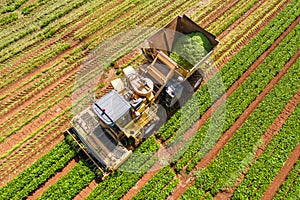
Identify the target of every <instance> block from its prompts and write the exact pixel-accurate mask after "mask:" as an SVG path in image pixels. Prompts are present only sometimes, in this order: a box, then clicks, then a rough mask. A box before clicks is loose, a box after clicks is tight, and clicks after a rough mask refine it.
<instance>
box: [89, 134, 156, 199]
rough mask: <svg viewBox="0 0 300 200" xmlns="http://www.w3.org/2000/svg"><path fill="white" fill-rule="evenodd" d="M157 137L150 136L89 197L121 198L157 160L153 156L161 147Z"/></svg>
mask: <svg viewBox="0 0 300 200" xmlns="http://www.w3.org/2000/svg"><path fill="white" fill-rule="evenodd" d="M159 146H160V145H159V144H158V143H157V142H156V140H155V137H150V138H148V139H147V140H146V141H145V142H143V143H142V144H141V145H140V146H139V147H138V148H137V149H136V150H135V151H134V153H133V155H132V156H131V157H130V158H129V159H128V160H127V161H126V163H124V164H123V165H122V166H121V168H120V169H118V170H117V171H116V172H115V173H114V174H112V175H110V176H109V177H107V179H105V180H104V181H102V182H100V183H99V184H98V185H97V187H96V188H95V189H94V190H93V191H92V192H91V194H90V195H89V196H88V198H87V199H93V200H94V199H105V200H107V199H119V198H120V197H122V196H123V195H124V194H125V193H126V192H127V191H128V190H129V189H130V188H131V187H132V186H134V184H136V182H137V181H138V180H139V179H140V178H141V177H142V175H143V174H144V173H145V172H146V171H147V170H148V169H149V168H150V167H151V166H152V165H153V164H154V162H155V161H156V160H157V157H156V156H154V157H153V156H152V155H153V152H156V151H157V150H158V149H159Z"/></svg>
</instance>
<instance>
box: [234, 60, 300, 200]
mask: <svg viewBox="0 0 300 200" xmlns="http://www.w3.org/2000/svg"><path fill="white" fill-rule="evenodd" d="M299 60H300V59H299ZM297 68H298V69H299V68H300V61H299V62H298V66H297ZM298 83H300V81H298ZM299 116H300V105H298V107H297V108H296V109H295V110H294V111H293V113H292V114H291V116H289V118H288V119H287V120H286V122H285V123H284V125H283V127H282V128H281V130H280V131H279V132H278V133H277V134H276V135H275V136H274V137H273V138H272V140H271V142H270V144H268V147H267V148H266V149H265V150H264V153H263V154H262V155H261V156H260V157H259V158H258V160H257V161H256V162H255V164H254V165H253V166H252V167H251V168H250V170H249V171H248V172H247V174H246V176H245V178H244V179H243V181H242V182H241V183H240V184H239V186H238V188H237V189H236V190H235V192H234V194H233V196H232V198H233V199H244V198H251V199H261V198H262V196H263V193H264V191H265V190H266V189H267V188H268V186H269V184H270V183H271V182H272V181H273V180H274V178H275V176H276V174H278V172H279V171H280V169H281V168H282V166H283V165H284V163H285V162H286V160H287V158H288V156H289V155H290V154H291V152H292V150H293V149H294V148H295V147H296V146H297V144H298V143H299V141H300V123H299ZM287 199H289V198H287Z"/></svg>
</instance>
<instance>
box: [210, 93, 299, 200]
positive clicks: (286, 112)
mask: <svg viewBox="0 0 300 200" xmlns="http://www.w3.org/2000/svg"><path fill="white" fill-rule="evenodd" d="M299 101H300V89H299V90H298V92H297V93H296V94H295V95H294V97H293V98H292V99H291V100H290V101H289V102H288V103H287V105H286V106H285V108H284V109H283V111H282V112H281V113H280V114H279V115H278V117H277V118H276V119H275V120H274V122H273V123H272V125H271V126H270V127H269V128H268V130H267V131H266V132H265V133H264V135H262V137H261V139H262V140H263V141H264V143H263V145H262V147H260V148H258V149H257V151H256V157H255V158H254V159H253V161H252V163H255V162H256V160H257V159H258V158H259V156H260V155H261V154H262V153H263V152H264V150H265V149H266V148H267V146H268V144H269V143H270V141H271V140H272V138H273V137H274V136H275V135H276V134H277V133H278V131H279V130H280V129H281V127H282V126H283V124H284V123H285V121H286V120H287V118H288V117H289V116H290V115H291V113H292V112H293V111H294V110H295V108H296V107H297V104H298V103H299ZM298 146H300V145H298ZM299 148H300V147H296V148H295V150H294V151H296V149H299ZM294 151H293V152H294ZM292 154H293V155H292ZM295 155H297V153H295V152H294V153H291V156H290V157H293V158H291V159H290V161H289V159H288V160H287V162H288V161H289V164H287V163H285V165H287V167H286V168H284V169H283V168H282V170H281V171H282V172H281V173H282V175H279V174H280V173H279V174H278V175H277V176H276V178H275V179H274V180H273V182H272V183H271V185H270V186H269V188H268V189H267V190H266V191H265V196H267V197H266V198H267V199H272V198H273V195H275V193H276V191H277V190H278V188H279V187H280V185H281V184H282V183H283V182H282V181H284V179H285V177H286V176H287V174H288V172H289V171H287V170H288V169H289V170H291V167H292V166H293V165H294V164H295V162H296V161H297V159H296V160H295ZM299 155H300V152H298V157H299ZM293 161H294V163H292V162H293ZM290 165H292V166H290ZM249 169H250V168H249V167H248V168H247V169H246V170H245V171H244V172H243V173H242V175H241V177H239V179H238V180H237V182H236V183H235V187H233V188H229V189H228V190H225V191H221V192H219V193H218V194H217V195H216V196H215V198H216V199H217V198H221V197H223V196H224V195H226V196H227V197H228V198H231V196H232V195H233V193H234V191H235V190H236V188H237V187H238V185H239V184H240V183H241V182H242V181H243V179H244V177H245V175H246V174H247V172H248V171H249ZM277 178H278V181H277ZM272 184H273V185H272Z"/></svg>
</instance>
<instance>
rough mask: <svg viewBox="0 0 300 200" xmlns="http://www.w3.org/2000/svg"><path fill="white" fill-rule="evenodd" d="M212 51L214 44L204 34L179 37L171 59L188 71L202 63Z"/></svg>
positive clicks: (198, 33)
mask: <svg viewBox="0 0 300 200" xmlns="http://www.w3.org/2000/svg"><path fill="white" fill-rule="evenodd" d="M211 49H212V44H211V43H210V41H209V40H208V38H207V37H206V36H205V35H204V34H203V33H200V32H195V33H191V34H188V35H182V36H181V37H179V39H178V40H177V41H176V43H175V46H174V48H173V49H172V52H171V54H170V58H171V59H173V60H174V61H175V62H176V63H177V64H179V65H180V66H181V67H183V68H184V69H186V70H188V69H191V68H192V67H193V66H194V65H196V64H197V63H198V62H200V61H201V60H202V58H204V56H205V55H206V54H207V53H208V52H209V51H210V50H211Z"/></svg>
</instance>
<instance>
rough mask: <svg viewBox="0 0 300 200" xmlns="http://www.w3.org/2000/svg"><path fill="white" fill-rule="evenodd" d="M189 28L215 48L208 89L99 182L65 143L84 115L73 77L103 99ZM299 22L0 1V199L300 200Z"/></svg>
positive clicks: (258, 11)
mask: <svg viewBox="0 0 300 200" xmlns="http://www.w3.org/2000/svg"><path fill="white" fill-rule="evenodd" d="M182 14H186V15H188V16H189V17H190V18H191V19H192V20H193V21H195V22H196V23H197V24H199V25H200V26H201V27H203V28H204V29H206V30H207V31H209V32H211V33H212V34H214V35H215V36H216V37H217V40H218V41H219V44H218V46H217V47H216V48H215V49H214V51H213V53H212V55H211V57H210V58H209V59H210V61H211V62H210V65H207V66H206V67H205V69H203V75H204V79H203V81H202V83H201V85H200V87H199V88H198V90H197V91H195V93H194V95H193V97H192V98H191V99H189V100H188V101H187V102H186V103H185V104H184V105H182V106H181V108H180V109H178V110H177V111H176V112H175V113H174V114H173V115H172V116H171V117H170V118H169V119H168V120H167V121H166V123H164V124H163V125H162V126H161V127H160V129H159V130H158V131H156V134H155V135H153V136H150V137H148V138H147V139H146V140H145V141H144V142H143V143H142V144H140V145H139V146H138V147H137V148H136V149H135V150H134V153H133V156H132V157H130V158H129V159H128V161H126V162H125V163H124V164H123V165H122V166H121V167H120V170H116V171H115V172H114V173H112V174H110V175H109V176H107V177H106V178H105V179H104V180H101V178H100V177H101V176H102V174H101V172H100V171H99V170H98V169H97V167H96V166H95V165H94V164H93V162H91V161H90V160H89V158H88V157H87V156H86V155H85V154H84V153H83V152H82V150H81V149H80V148H79V146H78V145H77V143H75V142H74V141H73V140H72V138H70V136H68V135H66V134H64V132H65V130H66V129H68V128H70V127H71V123H70V121H71V119H72V117H73V116H74V109H73V108H74V106H79V105H85V103H84V102H83V97H82V98H81V97H78V98H74V94H77V92H79V93H80V90H81V85H78V79H79V78H78V77H80V78H82V80H85V81H90V80H93V79H94V78H95V76H96V75H99V77H100V80H98V82H97V83H96V84H94V85H95V86H94V88H90V89H91V91H93V92H94V93H95V94H96V95H95V96H96V97H97V98H99V97H101V96H102V95H104V94H106V93H107V92H109V91H110V90H111V89H112V86H111V85H110V84H109V82H110V81H111V80H113V79H115V78H118V77H120V76H122V73H121V72H122V71H121V69H123V68H124V67H126V66H129V65H130V66H133V67H138V66H139V65H141V64H143V63H144V62H145V61H146V59H145V58H144V56H143V54H142V52H141V50H140V48H139V45H140V44H141V43H142V42H143V41H144V40H145V39H146V38H147V37H148V36H149V35H151V34H152V33H153V31H156V30H157V29H159V28H161V27H163V26H164V25H165V24H167V23H168V22H169V21H170V20H172V19H173V18H175V17H176V16H177V15H182ZM299 22H300V1H299V0H196V1H192V0H188V1H184V0H171V1H170V0H167V1H163V0H112V1H104V0H65V1H61V0H1V3H0V30H1V31H0V77H1V78H0V199H3V200H4V199H47V200H48V199H90V200H94V199H103V200H104V199H105V200H107V199H123V200H127V199H169V200H172V199H217V200H218V199H300V174H299V173H300V161H299V160H300V118H299V116H300V104H299V101H300V58H299V56H300V23H299ZM131 30H134V31H133V32H132V31H131ZM130 31H131V32H130ZM128 32H130V34H131V38H129V39H128V40H123V41H121V40H120V39H119V37H118V36H119V35H122V34H124V33H128ZM111 38H113V40H111ZM114 40H115V42H114ZM106 41H110V43H108V44H113V45H107V44H106V43H105V42H106ZM101 45H102V48H105V50H104V52H101V51H99V46H101ZM95 52H96V53H100V54H101V53H102V54H101V55H102V57H101V58H99V57H97V56H96V59H97V61H98V62H97V63H99V62H101V64H103V66H101V70H100V71H97V70H98V69H99V67H95V68H94V67H93V62H94V60H89V59H90V56H91V54H95ZM94 65H96V64H94ZM95 74H96V75H95ZM80 80H81V79H80ZM212 91H213V92H212ZM83 95H85V96H87V94H83ZM195 105H196V106H195ZM178 139H179V140H183V139H184V140H185V141H186V142H185V145H184V146H182V148H178V149H176V148H175V150H174V149H172V148H170V151H172V150H173V151H172V155H173V159H171V160H169V164H168V165H163V160H162V159H161V157H160V156H159V155H158V154H159V153H157V151H158V150H159V151H162V152H164V151H163V149H166V148H167V147H170V146H174V144H175V146H176V144H177V142H179V143H180V141H178ZM140 153H143V154H145V155H147V156H141V157H139V156H138V155H139V154H140ZM165 153H166V155H168V154H167V153H168V152H165Z"/></svg>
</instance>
